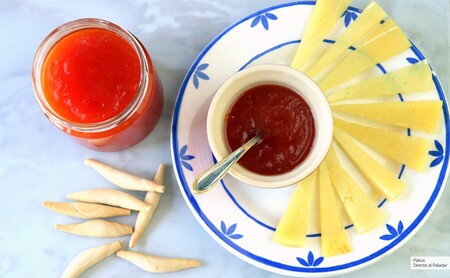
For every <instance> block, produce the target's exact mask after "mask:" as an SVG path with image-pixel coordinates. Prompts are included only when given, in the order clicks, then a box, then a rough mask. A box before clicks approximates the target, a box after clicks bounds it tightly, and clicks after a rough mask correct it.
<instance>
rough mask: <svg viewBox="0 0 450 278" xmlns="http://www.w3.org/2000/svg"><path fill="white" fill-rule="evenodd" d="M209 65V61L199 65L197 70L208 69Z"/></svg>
mask: <svg viewBox="0 0 450 278" xmlns="http://www.w3.org/2000/svg"><path fill="white" fill-rule="evenodd" d="M208 66H209V64H208V63H204V64H201V65H199V66H198V67H197V69H196V70H198V71H203V70H205V69H207V68H208Z"/></svg>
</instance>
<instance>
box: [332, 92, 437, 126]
mask: <svg viewBox="0 0 450 278" xmlns="http://www.w3.org/2000/svg"><path fill="white" fill-rule="evenodd" d="M331 109H333V110H335V111H341V112H346V113H349V114H353V115H356V116H360V117H363V118H368V119H371V120H375V121H379V122H383V123H386V124H390V125H395V126H400V127H405V128H411V129H413V130H419V131H424V132H428V133H433V132H434V131H435V130H436V127H437V125H438V123H439V120H440V118H441V112H442V101H440V100H430V101H405V102H379V103H359V104H345V105H344V104H342V105H332V106H331Z"/></svg>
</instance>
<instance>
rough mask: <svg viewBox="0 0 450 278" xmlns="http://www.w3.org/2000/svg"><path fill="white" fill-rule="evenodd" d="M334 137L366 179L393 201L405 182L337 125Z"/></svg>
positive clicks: (403, 187)
mask: <svg viewBox="0 0 450 278" xmlns="http://www.w3.org/2000/svg"><path fill="white" fill-rule="evenodd" d="M334 139H335V140H336V141H337V142H338V143H339V145H340V146H341V147H342V149H343V150H344V151H345V153H346V154H347V155H348V157H350V159H351V160H352V161H353V163H354V164H355V165H356V167H358V169H359V170H360V171H361V173H362V174H363V175H364V176H365V177H366V178H367V180H368V181H369V182H370V183H371V184H372V185H373V186H374V187H375V188H376V189H377V190H378V191H379V192H380V193H381V194H382V195H383V196H384V197H385V198H386V199H388V200H389V201H393V200H394V199H395V198H397V197H398V195H400V193H401V192H402V191H403V190H404V189H405V184H404V183H403V182H402V181H401V180H399V179H398V178H397V177H396V176H395V175H394V174H393V173H392V172H390V171H389V170H388V169H386V168H385V167H383V165H381V164H380V163H379V162H378V161H376V160H375V159H374V158H373V157H371V156H370V155H369V154H368V153H367V152H366V151H365V150H363V149H362V148H361V147H360V146H358V145H357V144H356V143H355V141H354V140H353V139H352V138H351V137H350V136H349V135H348V134H346V133H344V132H343V131H342V130H341V129H339V128H338V127H334Z"/></svg>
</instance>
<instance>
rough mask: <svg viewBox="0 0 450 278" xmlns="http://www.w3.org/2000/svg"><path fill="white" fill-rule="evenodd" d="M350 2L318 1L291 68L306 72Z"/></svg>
mask: <svg viewBox="0 0 450 278" xmlns="http://www.w3.org/2000/svg"><path fill="white" fill-rule="evenodd" d="M351 2H352V0H318V1H317V2H316V5H315V6H314V10H313V12H312V15H311V17H310V19H309V21H308V25H307V26H306V30H305V32H304V34H303V36H302V38H301V42H300V45H299V46H298V48H297V51H296V53H295V57H294V59H293V61H292V63H291V66H292V67H293V68H296V69H298V70H300V71H303V72H305V71H307V70H308V68H309V67H310V66H311V65H312V63H313V61H314V58H318V57H315V55H317V54H315V52H316V50H317V48H318V47H319V46H320V45H321V44H322V41H323V40H324V39H325V38H326V36H327V35H328V34H329V33H330V31H331V30H332V28H333V27H334V25H335V24H336V22H337V21H338V20H339V18H340V17H341V15H342V14H343V13H344V11H345V10H346V9H347V7H348V6H349V5H350V3H351Z"/></svg>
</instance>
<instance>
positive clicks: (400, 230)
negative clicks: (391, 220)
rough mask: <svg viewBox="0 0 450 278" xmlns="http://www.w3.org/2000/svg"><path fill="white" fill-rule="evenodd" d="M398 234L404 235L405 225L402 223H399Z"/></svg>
mask: <svg viewBox="0 0 450 278" xmlns="http://www.w3.org/2000/svg"><path fill="white" fill-rule="evenodd" d="M397 232H398V234H399V235H400V234H401V233H403V223H402V221H400V222H398V226H397Z"/></svg>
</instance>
